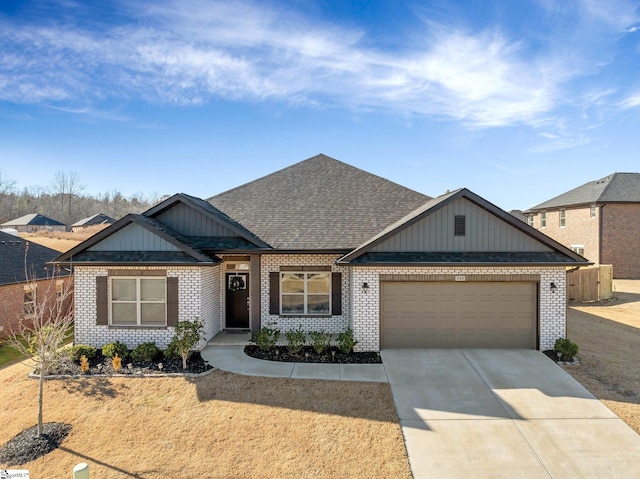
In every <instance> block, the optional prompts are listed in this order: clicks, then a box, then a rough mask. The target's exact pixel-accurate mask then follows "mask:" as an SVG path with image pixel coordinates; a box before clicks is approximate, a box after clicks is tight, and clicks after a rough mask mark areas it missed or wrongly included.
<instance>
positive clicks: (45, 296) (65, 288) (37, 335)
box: [8, 242, 73, 436]
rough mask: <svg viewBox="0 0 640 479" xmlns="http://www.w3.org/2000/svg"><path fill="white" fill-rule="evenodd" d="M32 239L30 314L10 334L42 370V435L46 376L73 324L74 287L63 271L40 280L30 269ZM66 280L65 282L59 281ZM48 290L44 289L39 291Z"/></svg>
mask: <svg viewBox="0 0 640 479" xmlns="http://www.w3.org/2000/svg"><path fill="white" fill-rule="evenodd" d="M28 254H29V242H26V244H25V252H24V264H25V277H26V279H27V284H28V285H29V290H30V292H31V294H32V296H31V298H32V301H30V302H29V303H28V310H27V311H25V313H27V316H26V317H25V318H24V319H22V320H21V321H20V325H19V326H18V327H17V328H15V329H14V330H13V331H12V332H11V335H10V336H9V339H8V343H9V344H10V345H11V346H12V347H13V348H15V349H17V350H18V351H19V352H20V353H22V354H23V355H25V356H31V357H32V359H33V362H34V363H35V369H36V371H38V436H40V435H42V425H43V422H42V404H43V400H44V378H45V376H46V375H47V374H48V373H49V372H50V371H51V370H52V369H53V368H54V367H56V366H57V365H58V364H59V361H60V347H61V346H62V345H63V344H64V342H65V339H66V337H67V336H68V334H69V333H70V331H71V327H72V325H73V302H72V301H71V299H72V294H73V288H72V286H71V282H70V281H65V280H64V279H62V278H61V277H60V274H59V273H54V274H52V275H51V276H50V277H49V278H48V279H47V280H44V281H43V280H37V276H36V274H35V272H33V271H32V272H29V271H28V270H27V256H28ZM60 279H62V281H59V280H60ZM39 289H44V291H39ZM25 306H27V304H25Z"/></svg>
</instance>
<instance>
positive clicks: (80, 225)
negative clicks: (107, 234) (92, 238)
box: [71, 213, 116, 232]
mask: <svg viewBox="0 0 640 479" xmlns="http://www.w3.org/2000/svg"><path fill="white" fill-rule="evenodd" d="M115 222H116V220H115V219H113V218H112V217H111V216H107V215H105V214H104V213H96V214H95V215H93V216H89V217H88V218H83V219H81V220H80V221H77V222H75V223H73V224H72V225H71V231H74V232H75V231H82V230H83V229H85V228H89V227H90V226H105V227H106V226H109V225H111V224H113V223H115Z"/></svg>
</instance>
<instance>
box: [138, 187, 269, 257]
mask: <svg viewBox="0 0 640 479" xmlns="http://www.w3.org/2000/svg"><path fill="white" fill-rule="evenodd" d="M177 203H184V204H186V205H187V206H189V207H191V208H194V209H196V210H198V211H199V212H201V213H202V214H204V215H205V216H207V217H208V218H210V219H212V220H213V221H216V222H218V223H221V224H223V225H224V226H225V227H227V228H228V229H230V230H231V231H233V232H234V233H236V234H237V235H238V236H239V237H241V238H243V239H245V240H246V241H248V242H249V243H251V244H252V245H254V247H258V248H268V247H269V245H268V244H266V243H265V242H264V241H262V240H261V239H260V238H258V237H257V236H256V235H255V234H253V233H252V232H251V231H249V230H248V229H247V228H245V227H244V226H242V225H241V224H240V223H238V222H237V221H235V220H233V219H232V218H230V217H229V216H227V215H225V214H224V213H223V212H222V211H220V210H219V209H217V208H216V207H214V206H213V205H212V204H211V203H209V202H207V201H205V200H202V199H200V198H197V197H195V196H191V195H187V194H185V193H176V194H175V195H173V196H171V197H169V198H167V199H166V200H164V201H162V202H160V203H158V204H157V205H155V206H153V207H151V208H149V209H148V210H147V211H145V212H144V213H142V214H143V215H144V216H147V217H149V218H156V217H157V216H158V215H160V214H161V213H162V212H164V211H167V210H168V209H170V208H172V207H173V206H175V205H176V204H177ZM203 247H204V246H203Z"/></svg>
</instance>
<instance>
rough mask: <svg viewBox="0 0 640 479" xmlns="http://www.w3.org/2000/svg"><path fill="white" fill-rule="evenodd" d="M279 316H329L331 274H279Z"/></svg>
mask: <svg viewBox="0 0 640 479" xmlns="http://www.w3.org/2000/svg"><path fill="white" fill-rule="evenodd" d="M280 314H283V315H314V314H317V315H328V314H331V272H328V271H322V272H285V273H280Z"/></svg>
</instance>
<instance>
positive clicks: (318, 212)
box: [208, 154, 429, 251]
mask: <svg viewBox="0 0 640 479" xmlns="http://www.w3.org/2000/svg"><path fill="white" fill-rule="evenodd" d="M428 199H429V197H428V196H426V195H423V194H422V193H418V192H417V191H413V190H411V189H409V188H405V187H404V186H401V185H398V184H396V183H393V182H392V181H389V180H386V179H384V178H381V177H379V176H376V175H373V174H371V173H368V172H366V171H363V170H361V169H359V168H356V167H353V166H351V165H347V164H346V163H343V162H341V161H338V160H335V159H333V158H330V157H328V156H326V155H322V154H320V155H317V156H314V157H312V158H309V159H307V160H305V161H302V162H300V163H296V164H294V165H292V166H289V167H287V168H284V169H282V170H279V171H276V172H275V173H272V174H270V175H267V176H264V177H262V178H259V179H257V180H254V181H252V182H250V183H247V184H245V185H242V186H239V187H237V188H234V189H232V190H229V191H226V192H223V193H220V194H218V195H215V196H213V197H211V198H209V199H208V201H209V203H211V204H212V205H213V206H214V207H216V208H217V209H218V210H220V211H221V212H223V213H224V214H225V215H227V216H229V217H231V218H233V219H235V220H236V221H237V222H239V223H240V224H242V225H243V226H244V227H246V228H247V229H248V230H250V231H252V232H253V233H254V234H255V235H256V236H258V237H259V238H260V239H261V240H263V241H264V242H265V243H268V244H269V245H270V246H271V247H273V248H275V249H280V250H334V251H335V250H337V251H344V250H350V249H352V248H354V247H356V246H357V245H359V244H361V243H362V242H364V241H366V240H367V239H368V238H370V237H371V236H373V235H374V234H376V233H377V232H379V231H380V230H381V229H384V228H385V227H386V226H388V225H389V224H391V223H393V222H394V221H396V220H397V219H398V218H401V217H403V216H404V215H406V214H407V213H408V212H410V211H412V210H414V209H415V208H416V207H418V206H419V205H421V204H423V203H424V202H425V201H426V200H428Z"/></svg>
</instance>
